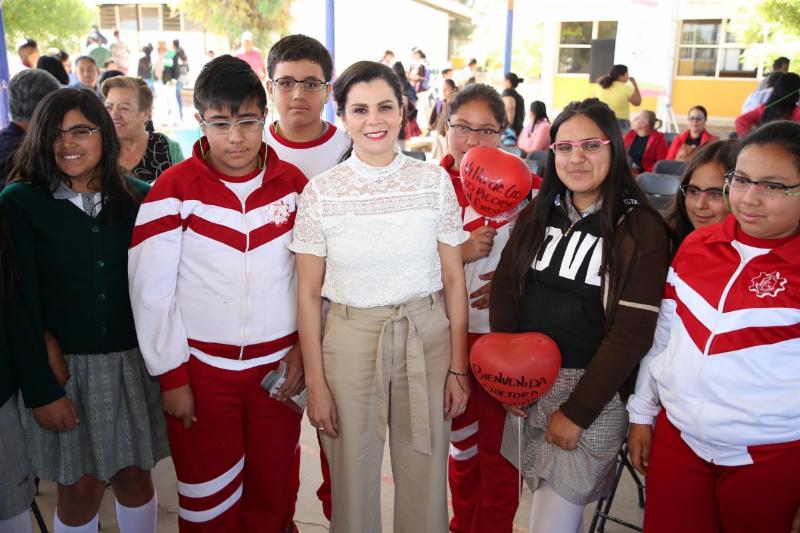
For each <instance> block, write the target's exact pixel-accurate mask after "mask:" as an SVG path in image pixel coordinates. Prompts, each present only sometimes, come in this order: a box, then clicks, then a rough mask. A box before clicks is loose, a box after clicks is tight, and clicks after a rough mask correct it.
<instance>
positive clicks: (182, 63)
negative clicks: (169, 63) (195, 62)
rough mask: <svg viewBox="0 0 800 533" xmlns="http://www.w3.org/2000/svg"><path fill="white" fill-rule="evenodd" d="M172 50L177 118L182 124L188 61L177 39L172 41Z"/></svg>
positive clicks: (187, 79)
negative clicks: (173, 53)
mask: <svg viewBox="0 0 800 533" xmlns="http://www.w3.org/2000/svg"><path fill="white" fill-rule="evenodd" d="M172 50H173V51H174V52H175V65H174V67H173V68H174V69H175V81H176V85H175V101H176V102H177V104H178V118H179V119H180V120H181V122H183V87H184V86H185V85H186V83H187V82H188V81H189V60H188V59H187V57H186V52H185V51H184V49H183V47H182V46H181V42H180V41H179V40H178V39H173V41H172Z"/></svg>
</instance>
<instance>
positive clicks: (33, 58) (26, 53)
mask: <svg viewBox="0 0 800 533" xmlns="http://www.w3.org/2000/svg"><path fill="white" fill-rule="evenodd" d="M17 55H18V56H19V60H20V61H21V62H22V66H23V67H24V68H36V63H37V62H38V61H39V56H40V55H41V54H40V53H39V45H38V44H36V41H34V40H33V39H26V40H25V41H23V42H22V44H21V45H19V46H18V47H17Z"/></svg>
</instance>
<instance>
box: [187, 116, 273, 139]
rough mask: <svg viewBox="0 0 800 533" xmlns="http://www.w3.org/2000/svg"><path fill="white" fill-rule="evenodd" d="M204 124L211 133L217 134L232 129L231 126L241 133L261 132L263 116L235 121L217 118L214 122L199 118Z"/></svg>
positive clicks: (226, 132) (228, 131)
mask: <svg viewBox="0 0 800 533" xmlns="http://www.w3.org/2000/svg"><path fill="white" fill-rule="evenodd" d="M200 120H201V121H202V123H203V126H205V127H206V128H207V129H208V130H209V131H210V132H211V133H214V134H217V135H223V134H228V133H230V132H231V131H232V130H233V127H234V126H236V127H237V128H239V131H240V132H242V133H255V132H257V131H258V132H261V131H262V130H263V129H264V122H265V120H264V119H263V118H246V119H244V120H236V121H233V122H231V121H229V120H218V121H214V122H206V121H205V120H203V119H200Z"/></svg>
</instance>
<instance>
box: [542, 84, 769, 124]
mask: <svg viewBox="0 0 800 533" xmlns="http://www.w3.org/2000/svg"><path fill="white" fill-rule="evenodd" d="M757 86H758V80H736V79H724V78H722V79H715V78H694V79H685V78H684V79H675V80H674V81H673V85H672V109H673V110H674V111H675V114H676V115H681V116H682V115H686V114H687V113H688V112H689V108H691V107H692V106H694V105H698V104H700V105H703V106H705V108H706V109H708V114H709V116H710V117H713V118H717V119H719V118H730V119H733V118H735V117H737V116H738V115H739V113H740V112H741V109H742V103H743V102H744V100H745V98H747V95H748V94H750V93H751V92H753V91H755V90H756V88H757ZM594 87H595V86H594V85H591V84H590V83H589V77H588V76H574V75H573V76H563V75H556V76H555V77H554V80H553V107H555V108H557V109H561V108H563V107H564V106H566V105H567V104H568V103H570V102H572V101H574V100H583V99H584V98H586V97H589V96H594V93H593V91H594ZM642 89H644V87H643V88H642ZM639 109H652V110H653V111H657V110H658V99H657V98H656V97H655V96H645V97H644V98H642V105H640V106H638V107H636V106H631V116H633V114H634V113H635V112H636V111H637V110H639Z"/></svg>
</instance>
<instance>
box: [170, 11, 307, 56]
mask: <svg viewBox="0 0 800 533" xmlns="http://www.w3.org/2000/svg"><path fill="white" fill-rule="evenodd" d="M174 5H175V7H176V8H177V9H178V10H180V11H182V12H183V13H185V14H186V15H187V16H188V17H189V18H190V19H192V20H194V21H196V22H198V23H199V24H200V25H201V26H203V27H204V28H205V29H206V30H207V31H209V32H211V33H215V34H217V35H223V36H225V37H227V38H228V39H229V40H230V41H231V42H233V43H238V42H239V38H240V36H241V34H242V32H243V31H250V32H252V33H253V42H254V43H255V44H256V46H259V47H262V48H266V47H267V46H268V45H270V44H271V43H272V42H273V41H275V40H276V38H277V37H279V36H280V35H283V34H285V33H286V31H287V30H288V29H289V24H290V23H291V20H292V17H291V13H290V9H289V8H290V7H291V0H223V1H221V2H220V0H177V1H176V2H174Z"/></svg>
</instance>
